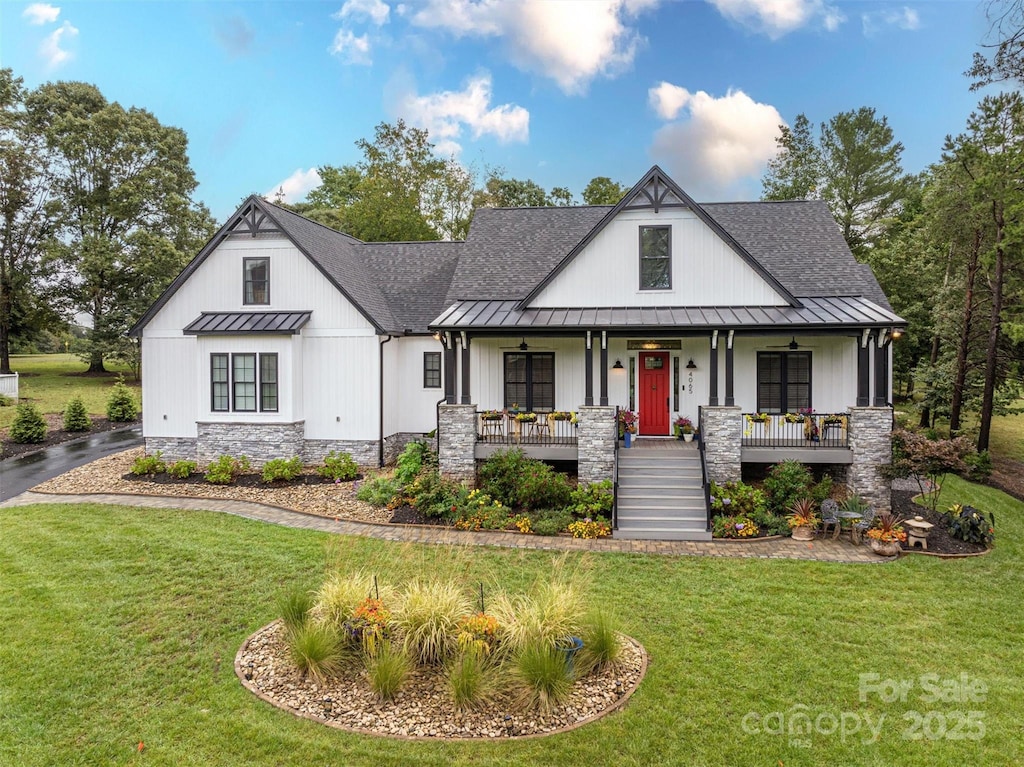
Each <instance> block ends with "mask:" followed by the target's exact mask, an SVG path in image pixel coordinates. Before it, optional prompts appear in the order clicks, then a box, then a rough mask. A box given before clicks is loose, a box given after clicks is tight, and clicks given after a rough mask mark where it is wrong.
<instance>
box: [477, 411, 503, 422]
mask: <svg viewBox="0 0 1024 767" xmlns="http://www.w3.org/2000/svg"><path fill="white" fill-rule="evenodd" d="M504 417H505V414H504V413H503V412H502V411H500V410H485V411H483V412H482V413H481V414H480V420H481V421H500V420H501V419H502V418H504Z"/></svg>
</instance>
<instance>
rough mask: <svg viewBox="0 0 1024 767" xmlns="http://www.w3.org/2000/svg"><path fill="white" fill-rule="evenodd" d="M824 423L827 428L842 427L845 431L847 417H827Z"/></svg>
mask: <svg viewBox="0 0 1024 767" xmlns="http://www.w3.org/2000/svg"><path fill="white" fill-rule="evenodd" d="M822 423H823V424H825V425H826V426H842V427H843V428H844V429H845V428H846V416H845V415H839V414H834V415H827V416H825V418H824V420H822Z"/></svg>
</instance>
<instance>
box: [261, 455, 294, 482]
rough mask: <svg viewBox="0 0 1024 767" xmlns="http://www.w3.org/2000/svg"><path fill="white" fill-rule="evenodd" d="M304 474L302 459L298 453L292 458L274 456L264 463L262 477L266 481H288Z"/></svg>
mask: <svg viewBox="0 0 1024 767" xmlns="http://www.w3.org/2000/svg"><path fill="white" fill-rule="evenodd" d="M300 474H302V459H301V458H299V457H298V456H297V455H296V456H292V457H291V458H273V459H271V460H269V461H267V462H266V463H265V464H263V473H262V475H261V476H262V478H263V481H264V482H278V481H281V482H287V481H290V480H293V479H295V478H296V477H298V476H299V475H300Z"/></svg>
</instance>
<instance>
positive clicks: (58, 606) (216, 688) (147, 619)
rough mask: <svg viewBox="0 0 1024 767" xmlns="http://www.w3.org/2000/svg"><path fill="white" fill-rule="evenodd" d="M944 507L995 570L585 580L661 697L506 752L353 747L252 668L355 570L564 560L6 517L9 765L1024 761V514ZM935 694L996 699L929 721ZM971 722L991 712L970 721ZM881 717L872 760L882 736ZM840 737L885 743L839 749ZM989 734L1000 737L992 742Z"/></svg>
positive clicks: (4, 650)
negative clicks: (291, 611)
mask: <svg viewBox="0 0 1024 767" xmlns="http://www.w3.org/2000/svg"><path fill="white" fill-rule="evenodd" d="M944 497H945V499H944V502H945V503H948V502H952V501H962V502H968V503H972V504H974V505H975V506H977V507H978V508H980V509H983V510H986V511H988V510H991V511H994V512H995V514H996V519H997V538H996V541H997V544H996V546H997V548H996V549H995V551H994V552H993V553H992V554H990V555H988V556H984V557H977V558H974V559H966V560H959V561H951V562H944V561H939V560H937V559H934V558H928V557H923V556H911V557H906V558H903V559H901V560H900V561H899V562H896V563H894V564H889V565H878V566H865V565H839V564H829V563H821V562H797V561H788V560H748V559H711V558H698V557H679V558H668V557H658V556H641V555H600V556H591V557H589V558H586V559H582V560H580V559H570V562H569V566H574V565H578V566H581V567H584V568H587V571H588V575H589V579H590V582H591V584H592V586H591V588H592V596H593V599H594V600H596V601H599V602H600V603H602V604H603V605H605V606H606V607H607V608H608V609H609V611H610V612H612V613H613V614H614V615H615V616H616V618H618V620H619V623H620V624H621V625H623V628H624V629H625V631H627V632H628V633H629V634H631V635H632V636H634V637H636V638H637V639H638V640H639V641H640V642H642V643H643V644H644V645H645V646H646V647H647V650H648V652H649V653H650V656H651V667H650V670H649V671H648V674H647V678H646V680H645V681H644V683H643V684H642V685H641V687H640V689H639V690H638V692H637V694H636V695H635V696H634V697H633V699H632V700H631V702H630V704H629V706H628V707H627V708H626V710H625V711H623V712H621V713H619V714H616V715H613V716H611V717H609V718H606V719H604V720H602V721H600V722H598V723H595V724H593V725H590V726H588V727H585V728H583V729H581V730H578V731H575V732H572V733H568V734H564V735H558V736H554V737H551V738H544V739H539V740H528V741H522V742H495V743H451V742H447V743H416V742H404V741H392V740H379V739H375V738H371V737H366V736H360V735H353V734H349V733H345V732H340V731H336V730H330V729H327V728H324V727H321V726H318V725H316V724H314V723H311V722H308V721H303V720H299V719H296V718H294V717H292V716H290V715H289V714H287V713H285V712H282V711H279V710H277V709H274V708H272V707H271V706H269V705H267V704H266V703H263V702H262V701H260V700H258V699H256V698H255V697H253V696H252V695H251V694H250V693H248V692H247V691H245V690H244V689H243V688H242V687H241V685H240V684H239V683H238V681H237V679H236V678H235V675H234V672H233V669H232V660H233V658H234V655H235V652H236V651H237V649H238V647H239V645H240V644H241V643H242V641H243V640H244V639H245V637H246V636H248V635H249V634H250V633H251V632H252V631H254V630H255V629H256V628H258V627H259V626H261V625H263V624H265V623H267V622H268V621H270V620H271V619H273V618H274V617H276V608H275V602H276V597H277V595H278V594H280V593H281V592H282V591H284V590H286V589H287V588H289V587H291V586H293V585H295V584H300V585H308V586H310V587H312V586H314V585H315V584H317V583H318V582H319V580H320V578H321V576H322V573H323V570H324V567H325V564H326V563H328V562H329V561H331V560H332V559H333V558H344V560H345V562H346V563H347V564H348V566H353V565H354V566H363V567H367V568H370V569H372V570H374V571H377V572H380V573H381V575H382V577H385V576H386V574H389V573H390V574H394V575H395V576H403V575H408V574H411V573H417V572H419V573H422V572H429V573H431V574H434V575H437V576H439V577H455V578H459V579H463V580H464V581H465V583H466V585H467V588H473V587H474V586H475V584H477V583H479V582H480V581H484V582H485V583H497V582H500V583H502V584H504V585H506V586H507V587H508V588H509V589H520V588H525V587H526V586H527V585H528V583H529V582H530V581H531V580H532V579H533V578H535V577H537V576H539V575H542V574H547V573H549V572H550V570H551V566H552V562H553V560H555V559H557V558H558V555H555V554H551V553H545V552H529V551H507V550H498V549H475V548H474V549H455V550H453V549H448V548H442V547H415V546H410V545H399V544H393V543H387V542H382V541H376V540H370V539H362V538H360V539H341V538H337V537H333V536H328V535H325V534H321V533H313V532H308V531H302V530H292V529H286V528H280V527H274V526H271V525H266V524H261V523H257V522H252V521H248V520H244V519H240V518H236V517H232V516H228V515H223V514H212V513H211V514H205V513H196V512H175V511H158V510H142V509H132V508H122V507H105V506H92V505H87V506H35V507H26V508H12V509H2V510H0V627H2V628H0V632H2V634H0V637H2V638H0V764H18V765H53V764H87V765H92V764H162V765H190V764H191V765H204V767H206V766H210V767H212V766H213V765H238V764H280V765H290V764H295V765H306V764H337V765H360V764H366V765H378V764H380V765H391V764H395V765H397V764H422V765H425V764H446V765H447V764H474V765H475V764H482V765H486V764H507V763H516V764H545V765H546V764H566V765H569V764H593V765H600V764H608V763H615V764H621V765H655V764H686V765H691V764H692V765H705V764H721V765H754V764H759V765H769V766H771V767H775V765H778V764H780V763H781V764H784V765H786V767H790V766H791V765H819V764H844V765H856V764H863V765H885V764H900V765H944V764H948V765H962V764H986V765H990V764H1016V763H1021V762H1022V761H1024V745H1022V744H1024V725H1022V722H1024V660H1022V654H1021V652H1020V645H1019V637H1020V629H1021V625H1022V618H1024V610H1022V608H1021V604H1020V597H1019V595H1020V594H1021V592H1022V588H1024V574H1022V573H1024V568H1022V566H1021V565H1022V561H1021V560H1022V554H1024V551H1022V546H1021V544H1020V540H1021V537H1022V534H1024V504H1021V503H1019V502H1017V501H1014V500H1012V499H1010V498H1008V497H1007V496H1005V495H1003V494H1002V493H1000V492H998V491H996V490H992V489H989V488H983V487H977V486H971V485H967V484H966V483H963V482H961V481H960V480H957V479H955V478H951V479H950V480H949V481H948V482H947V485H946V487H945V489H944ZM862 674H875V675H877V677H876V678H877V680H878V681H879V682H883V681H885V680H891V681H892V682H894V683H897V684H899V683H902V684H904V685H906V684H910V685H911V687H910V689H908V690H907V693H906V696H905V700H902V701H901V700H899V698H898V696H896V699H895V700H892V701H891V702H888V699H883V696H882V694H880V693H879V692H877V691H875V690H874V688H872V689H865V695H864V698H865V699H864V700H863V701H862V700H861V696H860V685H861V677H860V675H862ZM924 674H934V675H936V676H935V677H934V678H932V679H931V681H937V682H949V683H952V682H959V681H960V680H962V679H967V680H968V682H972V681H974V680H976V681H977V682H980V683H983V684H984V685H985V688H986V692H984V693H981V694H980V695H981V699H978V693H977V691H976V690H975V693H976V694H975V699H974V700H973V701H967V702H963V701H955V700H944V701H936V702H929V701H928V700H927V699H926V697H925V694H926V693H925V690H924V689H923V688H922V687H921V682H920V677H921V675H924ZM962 675H965V676H962ZM926 681H928V680H926ZM950 694H952V693H950ZM968 711H973V712H977V713H975V714H972V715H970V717H969V718H968V719H966V720H964V721H961V719H960V716H959V712H963V713H964V714H966V712H968ZM800 714H809V715H810V717H811V720H812V721H817V722H818V724H817V725H816V726H813V727H812V732H810V733H809V734H807V735H799V736H794V737H790V736H789V735H788V734H772V731H773V730H774V729H775V727H776V726H777V725H778V723H779V719H780V717H781V718H782V721H783V722H785V720H786V719H787V718H793V716H794V715H800ZM865 717H868V719H867V720H866V719H865ZM880 719H881V730H880V733H881V734H880V737H879V739H878V740H877V742H870V738H871V736H870V734H868V733H867V725H866V724H864V723H865V721H869V722H870V724H871V725H873V726H878V722H879V720H880ZM796 721H798V722H799V721H802V720H799V719H797V720H796ZM833 721H834V722H835V723H836V724H837V725H838V723H839V722H840V721H845V722H846V724H847V727H848V728H851V727H852V726H853V725H854V722H855V721H856V722H857V723H858V724H859V726H860V727H861V729H860V730H859V731H858V732H854V733H850V732H847V733H846V734H845V736H844V735H843V733H842V732H841V731H839V730H837V731H835V732H831V733H830V732H829V730H830V726H831V723H832V722H833ZM979 723H980V725H981V727H983V729H984V734H983V735H982V736H981V737H980V738H974V737H971V736H972V735H973V734H974V733H977V732H979ZM783 726H785V724H784V725H783ZM750 733H753V734H750ZM904 734H907V735H910V736H913V735H921V736H923V737H921V738H920V739H917V740H910V739H905V738H904V737H903V735H904ZM866 741H867V742H866ZM140 742H141V743H143V744H144V746H143V750H142V751H141V752H140V751H139V750H138V749H139V744H140Z"/></svg>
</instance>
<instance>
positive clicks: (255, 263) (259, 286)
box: [242, 258, 270, 304]
mask: <svg viewBox="0 0 1024 767" xmlns="http://www.w3.org/2000/svg"><path fill="white" fill-rule="evenodd" d="M242 285H243V288H242V303H244V304H269V303H270V259H269V258H243V259H242Z"/></svg>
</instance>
